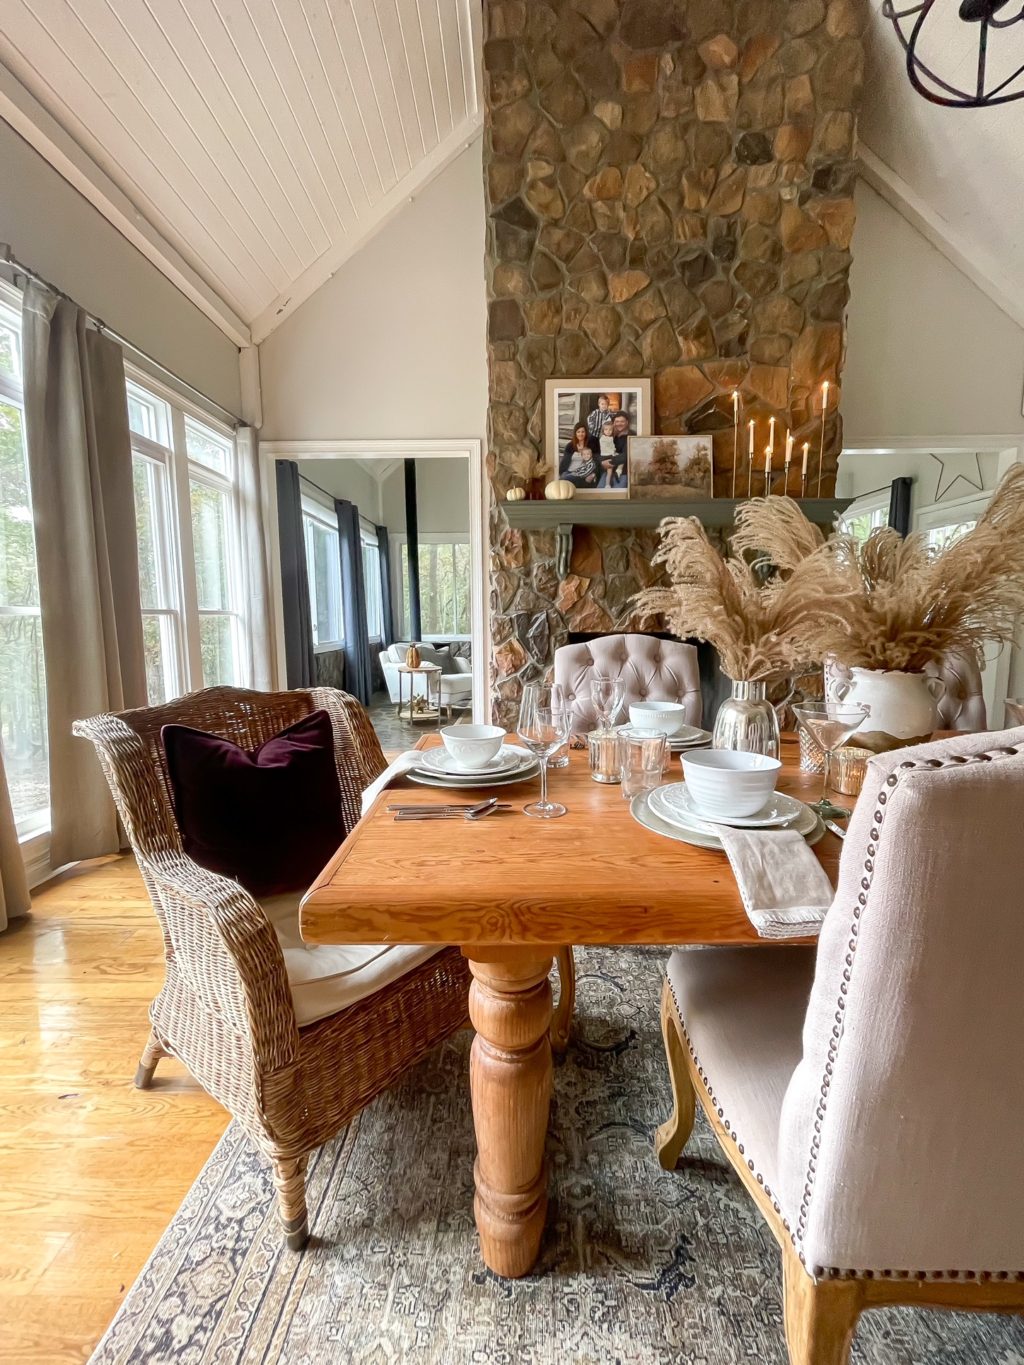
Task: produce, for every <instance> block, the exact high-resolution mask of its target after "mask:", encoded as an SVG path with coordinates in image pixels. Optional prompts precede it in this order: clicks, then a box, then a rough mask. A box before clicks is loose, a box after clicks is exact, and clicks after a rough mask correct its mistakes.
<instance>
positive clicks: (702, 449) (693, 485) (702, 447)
mask: <svg viewBox="0 0 1024 1365" xmlns="http://www.w3.org/2000/svg"><path fill="white" fill-rule="evenodd" d="M712 473H713V465H712V446H711V437H710V436H634V437H632V438H631V439H630V442H629V496H630V497H631V498H673V499H675V500H676V501H679V502H703V501H704V500H706V499H708V498H711V497H713V496H714V492H713V483H712Z"/></svg>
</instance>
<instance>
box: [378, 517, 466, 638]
mask: <svg viewBox="0 0 1024 1365" xmlns="http://www.w3.org/2000/svg"><path fill="white" fill-rule="evenodd" d="M416 539H417V543H418V544H419V545H466V546H470V545H471V540H470V535H469V532H468V531H452V532H444V531H426V532H423V533H422V534H420V535H418V536H417V537H416ZM408 543H409V537H408V536H407V535H406V533H405V532H404V531H392V532H391V581H392V583H393V585H394V587H393V593H394V596H395V599H396V605H397V607H398V617H397V620H398V625H397V627H396V629H397V631H398V633H399V637H400V638H409V637H408V631H407V629H406V628H407V627H408V626H410V622H409V621H408V619H407V603H406V601H405V579H404V576H403V574H402V563H403V557H404V555H405V552H406V550H407V547H408ZM470 569H471V572H472V561H471V566H470ZM467 594H468V598H467V600H468V602H469V608H470V631H466V632H462V633H460V632H458V631H440V632H439V631H428V630H425V631H423V632H422V634H421V636H420V639H421V640H422V642H423V643H424V644H434V643H441V644H443V643H446V642H447V641H449V640H452V641H454V640H472V638H473V637H472V634H471V631H472V624H473V617H472V585H471V584H470V585H468V586H467Z"/></svg>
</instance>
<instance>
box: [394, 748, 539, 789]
mask: <svg viewBox="0 0 1024 1365" xmlns="http://www.w3.org/2000/svg"><path fill="white" fill-rule="evenodd" d="M536 775H537V759H536V757H535V756H534V755H533V754H531V753H530V751H529V749H523V748H522V747H521V746H520V745H518V744H503V745H502V746H501V748H500V749H499V750H498V752H497V754H496V755H495V757H494V758H493V759H492V760H491V762H490V763H488V764H487V765H486V766H485V767H483V768H460V767H459V765H458V764H457V763H456V762H455V760H454V759H453V758H452V756H451V754H449V753H448V751H447V749H425V750H424V751H423V753H422V755H421V758H420V763H419V766H418V767H415V768H413V769H412V771H411V772H409V773H408V774H407V776H408V778H409V780H410V782H422V783H423V785H424V786H427V787H501V786H506V785H507V784H510V783H512V782H524V781H526V780H527V779H528V778H531V777H535V776H536Z"/></svg>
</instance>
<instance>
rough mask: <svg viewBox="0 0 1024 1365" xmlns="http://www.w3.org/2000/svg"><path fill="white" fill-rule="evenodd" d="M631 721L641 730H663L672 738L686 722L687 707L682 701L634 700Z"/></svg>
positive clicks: (630, 715) (631, 708)
mask: <svg viewBox="0 0 1024 1365" xmlns="http://www.w3.org/2000/svg"><path fill="white" fill-rule="evenodd" d="M629 723H630V725H635V726H636V727H637V729H639V730H662V731H663V732H664V733H665V734H666V735H668V737H669V738H670V739H671V738H672V736H673V735H677V734H678V733H679V731H680V730H681V729H682V728H683V726H684V725H685V724H686V707H685V706H684V705H683V703H682V702H681V701H638V702H634V703H633V704H632V705H631V706H630V708H629Z"/></svg>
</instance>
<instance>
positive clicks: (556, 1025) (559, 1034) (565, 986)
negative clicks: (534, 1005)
mask: <svg viewBox="0 0 1024 1365" xmlns="http://www.w3.org/2000/svg"><path fill="white" fill-rule="evenodd" d="M556 960H557V962H558V981H559V991H558V1007H557V1008H556V1010H555V1013H554V1016H553V1017H552V1020H551V1032H550V1035H549V1036H550V1039H551V1046H552V1048H553V1049H554V1051H555V1052H564V1051H565V1049H566V1048H567V1047H568V1046H569V1032H570V1030H571V1029H572V1016H573V1011H574V1010H575V1008H576V959H575V957H574V956H573V951H572V944H569V946H568V947H566V948H559V950H558V954H557V958H556Z"/></svg>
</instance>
